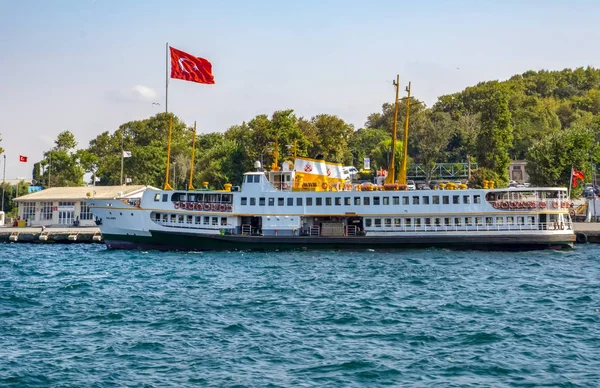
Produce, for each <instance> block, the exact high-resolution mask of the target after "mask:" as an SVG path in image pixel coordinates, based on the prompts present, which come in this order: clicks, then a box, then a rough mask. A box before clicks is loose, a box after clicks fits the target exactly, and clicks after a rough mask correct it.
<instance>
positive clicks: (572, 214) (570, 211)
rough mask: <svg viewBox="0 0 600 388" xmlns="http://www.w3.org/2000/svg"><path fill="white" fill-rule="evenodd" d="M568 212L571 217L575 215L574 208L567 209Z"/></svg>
mask: <svg viewBox="0 0 600 388" xmlns="http://www.w3.org/2000/svg"><path fill="white" fill-rule="evenodd" d="M569 214H570V215H571V217H575V209H571V210H569Z"/></svg>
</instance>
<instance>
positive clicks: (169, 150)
mask: <svg viewBox="0 0 600 388" xmlns="http://www.w3.org/2000/svg"><path fill="white" fill-rule="evenodd" d="M172 132H173V116H171V117H170V120H169V143H168V145H167V172H166V174H165V188H164V189H165V190H173V188H172V187H171V185H169V166H170V164H171V133H172Z"/></svg>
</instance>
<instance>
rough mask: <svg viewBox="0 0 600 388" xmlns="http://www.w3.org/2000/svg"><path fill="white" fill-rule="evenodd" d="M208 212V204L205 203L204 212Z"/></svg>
mask: <svg viewBox="0 0 600 388" xmlns="http://www.w3.org/2000/svg"><path fill="white" fill-rule="evenodd" d="M209 210H210V203H205V204H204V211H209Z"/></svg>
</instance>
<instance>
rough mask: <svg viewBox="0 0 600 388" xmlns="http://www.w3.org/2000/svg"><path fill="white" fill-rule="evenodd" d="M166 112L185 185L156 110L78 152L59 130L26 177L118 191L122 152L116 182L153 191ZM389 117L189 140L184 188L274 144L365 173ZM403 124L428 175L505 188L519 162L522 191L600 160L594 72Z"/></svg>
mask: <svg viewBox="0 0 600 388" xmlns="http://www.w3.org/2000/svg"><path fill="white" fill-rule="evenodd" d="M390 94H391V93H390ZM405 104H406V100H405V99H403V100H401V102H400V108H399V109H398V129H399V130H398V134H399V140H397V147H396V149H397V155H396V158H395V160H396V163H397V166H396V168H397V169H398V168H399V166H400V163H401V161H402V151H401V150H402V144H401V142H402V140H401V139H402V128H403V124H404V118H405V114H406V113H405V112H406V106H405ZM171 117H173V137H172V150H171V161H172V171H171V177H172V180H171V182H170V183H171V185H172V186H173V187H178V188H184V187H186V185H187V180H188V179H189V169H190V157H191V147H192V140H193V139H192V138H193V130H192V128H191V127H190V126H188V125H186V124H185V123H183V122H181V120H179V119H178V118H177V117H176V116H173V115H172V114H167V113H161V114H158V115H156V116H153V117H150V118H148V119H145V120H138V121H131V122H128V123H124V124H122V125H121V126H120V127H119V128H118V129H117V130H116V131H114V132H113V133H110V132H108V131H107V132H103V133H101V134H100V135H98V136H97V137H96V138H95V139H93V140H92V141H91V142H90V144H89V146H88V147H87V148H85V149H78V148H77V143H76V141H75V138H74V136H73V134H72V133H70V132H68V131H65V132H63V133H61V134H60V135H59V136H58V138H57V140H56V142H55V144H56V145H55V147H54V148H53V149H51V150H48V151H47V152H46V153H45V154H44V158H43V160H41V161H40V162H38V163H37V164H36V165H35V167H34V172H33V177H34V179H36V180H37V181H38V182H42V183H43V184H44V185H48V183H49V184H50V185H52V186H74V185H81V184H83V183H84V182H83V174H84V172H88V173H93V174H94V175H95V176H97V177H98V178H99V182H97V184H99V185H117V184H119V183H120V173H121V151H122V150H125V151H131V153H132V156H131V158H127V159H125V164H124V176H125V177H126V178H128V179H129V180H130V182H131V183H133V184H147V185H154V186H157V187H162V185H163V184H164V175H165V166H166V158H167V141H166V140H167V134H168V128H169V119H170V118H171ZM393 121H394V104H393V102H392V103H385V104H383V106H382V110H381V112H377V113H373V114H371V115H369V116H368V117H367V119H366V122H365V125H364V127H363V128H360V129H358V130H356V129H355V128H354V127H353V126H352V125H351V124H348V123H346V122H345V121H344V120H343V119H341V118H339V117H336V116H333V115H329V114H321V115H317V116H314V117H312V118H304V117H298V116H297V115H296V114H295V113H294V111H293V110H283V111H277V112H275V113H273V114H272V115H267V114H262V115H258V116H256V117H254V118H253V119H251V120H250V121H248V122H242V123H241V124H239V125H234V126H232V127H230V128H229V129H227V130H226V131H224V132H214V133H207V134H199V135H197V138H196V158H195V166H194V171H195V172H194V182H195V185H196V187H199V186H200V182H203V181H208V182H211V185H212V186H213V187H217V188H219V187H222V186H223V184H225V183H227V182H231V183H233V184H239V183H240V182H241V177H242V174H243V173H244V172H246V171H250V170H253V168H254V163H255V161H257V160H258V161H262V163H263V165H265V166H267V165H269V164H271V163H272V162H273V151H274V147H275V145H276V144H277V145H278V146H279V150H278V151H279V154H280V155H290V154H291V152H292V149H291V147H292V145H293V144H294V142H295V143H296V144H297V153H298V155H302V156H308V157H312V158H323V159H326V160H328V161H335V162H340V163H343V164H344V165H355V166H357V167H358V168H360V166H362V161H363V158H364V157H369V158H371V164H372V167H371V168H372V170H375V169H377V168H379V167H387V165H388V160H389V158H390V152H391V133H392V126H393ZM409 128H410V129H409V131H410V137H409V158H410V160H409V163H420V164H423V165H424V166H425V167H426V169H427V170H428V171H431V170H432V169H433V167H434V165H435V163H441V162H446V163H463V162H466V160H467V158H471V160H472V161H476V162H477V163H478V165H479V167H480V168H479V170H478V171H477V172H476V174H475V175H474V177H473V182H471V183H472V185H474V186H477V185H479V184H480V183H481V180H483V179H492V180H494V181H496V182H497V184H498V185H499V186H502V185H504V184H506V183H507V182H508V165H509V162H510V160H511V159H526V160H527V161H528V166H527V171H528V173H529V174H530V177H531V182H532V183H533V184H535V185H551V186H554V185H559V186H564V185H567V184H568V181H569V174H570V170H571V167H574V168H576V169H578V170H581V171H583V172H584V173H585V174H586V177H590V176H591V167H590V161H592V162H593V163H597V162H598V161H599V160H600V147H599V146H598V144H599V141H600V70H597V69H594V68H591V67H588V68H585V69H584V68H578V69H575V70H571V69H565V70H562V71H539V72H535V71H528V72H526V73H523V74H521V75H515V76H513V77H511V78H510V79H509V80H506V81H501V82H500V81H489V82H483V83H480V84H478V85H476V86H473V87H468V88H466V89H465V90H463V91H462V92H459V93H455V94H451V95H445V96H441V97H439V98H438V101H437V102H436V103H435V104H434V105H433V106H432V107H426V106H425V105H424V104H423V103H422V102H420V101H418V100H416V99H413V100H411V105H410V127H409ZM50 159H51V160H52V164H51V165H52V168H51V170H50V169H49V168H48V167H49V166H50Z"/></svg>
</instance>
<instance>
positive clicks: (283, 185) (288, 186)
mask: <svg viewBox="0 0 600 388" xmlns="http://www.w3.org/2000/svg"><path fill="white" fill-rule="evenodd" d="M289 188H290V185H288V184H287V183H285V182H283V183H282V184H281V189H282V190H287V189H289Z"/></svg>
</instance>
